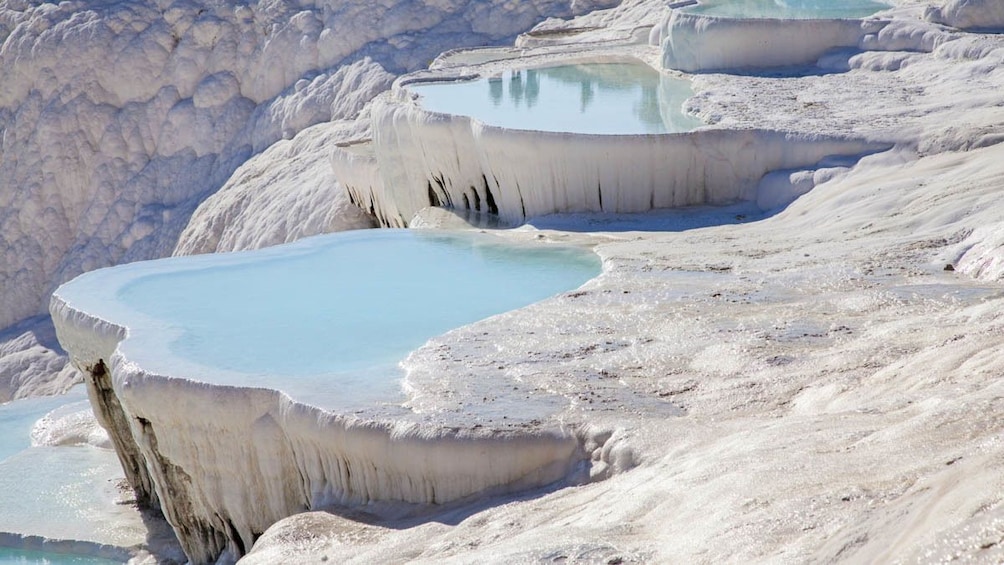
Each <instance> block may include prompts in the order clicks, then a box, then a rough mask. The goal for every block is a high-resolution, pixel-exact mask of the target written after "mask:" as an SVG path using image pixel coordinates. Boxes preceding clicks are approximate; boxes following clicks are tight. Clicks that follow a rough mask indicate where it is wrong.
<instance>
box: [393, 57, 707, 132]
mask: <svg viewBox="0 0 1004 565" xmlns="http://www.w3.org/2000/svg"><path fill="white" fill-rule="evenodd" d="M406 88H407V89H408V90H410V91H412V92H414V93H415V94H418V95H419V96H420V97H421V98H420V104H421V105H422V107H423V108H425V109H426V110H429V111H432V112H437V113H443V114H456V115H463V116H470V117H472V118H475V119H477V120H479V121H481V122H483V123H485V124H488V125H492V126H498V127H504V128H510V129H523V130H540V131H556V132H571V133H584V134H646V133H660V134H661V133H675V132H684V131H690V130H692V129H694V128H696V127H698V126H701V125H703V122H701V121H700V120H699V119H698V118H696V117H694V116H691V115H688V114H686V113H685V112H684V110H683V103H684V101H685V100H686V99H687V98H690V97H691V96H693V94H694V93H693V91H692V90H691V87H690V81H689V80H685V79H681V78H676V77H672V76H669V75H666V74H663V73H660V72H658V71H656V70H654V69H653V68H651V67H649V66H648V65H644V64H641V63H602V64H582V65H565V66H560V67H548V68H540V69H519V70H511V71H505V72H504V73H502V74H500V75H498V76H493V77H488V78H481V79H478V80H473V81H460V82H435V83H413V84H409V85H407V86H406Z"/></svg>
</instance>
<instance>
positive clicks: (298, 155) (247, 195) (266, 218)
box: [174, 73, 389, 255]
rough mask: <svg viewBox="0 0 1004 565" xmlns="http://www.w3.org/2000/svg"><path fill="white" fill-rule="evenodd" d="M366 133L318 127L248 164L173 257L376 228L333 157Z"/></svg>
mask: <svg viewBox="0 0 1004 565" xmlns="http://www.w3.org/2000/svg"><path fill="white" fill-rule="evenodd" d="M384 76H389V75H386V73H384ZM381 84H384V83H381ZM372 94H375V93H372ZM360 127H361V126H360V123H359V122H356V121H352V122H343V123H338V122H331V123H325V124H318V125H316V126H313V127H310V128H307V129H306V130H304V131H302V132H300V134H299V135H297V136H296V137H294V138H293V139H291V140H283V141H279V142H277V143H275V144H274V145H272V146H271V147H269V148H268V149H267V150H265V151H264V152H262V153H261V154H259V155H256V156H254V157H252V158H251V159H249V160H248V161H247V162H246V163H244V164H243V165H241V166H240V167H239V168H238V169H237V171H235V172H234V174H233V176H231V177H230V180H228V181H227V183H226V184H225V185H223V188H221V189H220V190H219V191H217V192H216V193H215V194H213V195H212V196H210V197H209V198H207V199H206V201H205V202H203V203H202V205H201V206H199V208H198V209H197V210H196V211H195V213H194V214H193V215H192V219H191V220H190V221H189V223H188V226H186V227H185V229H184V231H182V232H181V236H180V238H179V239H178V244H177V245H176V246H175V249H174V255H192V254H196V253H214V252H225V251H241V250H246V249H259V248H262V247H267V246H270V245H278V244H280V243H288V242H291V241H295V240H297V239H300V238H303V237H307V236H311V235H317V234H322V233H330V232H335V231H344V230H352V229H364V228H371V227H374V221H373V218H372V217H371V216H369V215H367V214H366V212H365V211H363V210H362V209H361V208H359V207H358V206H355V205H353V204H352V203H351V202H350V201H349V197H348V193H347V192H346V191H345V190H344V188H343V187H342V184H341V183H340V182H339V179H338V178H336V177H335V175H334V171H333V169H332V167H331V163H330V161H329V157H328V153H327V152H328V151H331V150H333V146H334V145H335V142H336V141H340V140H342V139H345V138H346V137H349V138H351V137H353V136H355V135H356V134H355V133H354V132H355V131H356V130H357V129H359V128H360Z"/></svg>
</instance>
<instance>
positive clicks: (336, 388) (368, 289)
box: [57, 230, 600, 409]
mask: <svg viewBox="0 0 1004 565" xmlns="http://www.w3.org/2000/svg"><path fill="white" fill-rule="evenodd" d="M599 270H600V262H599V259H598V257H597V256H596V255H595V254H593V253H591V252H589V251H585V250H582V249H577V248H569V247H557V246H543V245H534V246H528V245H522V246H520V245H504V244H502V243H500V242H499V241H498V240H497V239H495V238H492V237H489V236H484V235H481V236H478V235H475V234H449V233H442V232H428V233H427V232H417V231H408V230H362V231H356V232H343V233H339V234H332V235H327V236H319V237H314V238H309V239H307V240H302V241H300V242H297V243H294V244H289V245H284V246H278V247H274V248H269V249H265V250H259V251H253V252H245V253H233V254H228V255H213V256H196V257H178V258H171V259H164V260H159V261H150V262H142V263H136V264H131V265H123V266H119V267H113V268H110V269H104V270H100V271H95V272H92V273H88V274H85V275H83V276H81V277H78V278H77V279H75V280H74V281H71V282H70V283H67V284H66V285H64V286H62V287H60V289H59V290H57V295H58V297H59V299H60V300H63V301H66V302H67V303H69V304H70V306H71V307H73V308H74V309H77V310H81V311H84V312H87V313H88V314H89V315H91V316H95V317H98V318H101V319H104V320H108V321H111V322H113V323H115V324H117V325H121V326H125V327H128V328H129V337H128V339H126V340H125V341H124V342H122V343H121V344H120V345H119V349H120V351H121V352H122V353H123V354H124V355H125V357H126V358H127V359H129V361H131V362H135V363H137V364H138V365H140V366H141V367H143V369H144V370H145V371H148V372H152V373H157V374H161V375H169V376H179V377H186V378H190V379H193V380H198V381H203V382H208V383H213V384H221V385H232V386H246V387H261V388H273V389H277V390H282V391H284V392H286V393H287V394H289V395H290V396H292V397H293V398H294V399H295V400H299V401H301V402H304V403H307V404H310V405H313V406H318V407H321V408H327V409H349V408H358V407H361V406H366V405H369V404H372V403H379V402H400V401H401V392H400V388H399V380H400V378H401V376H402V375H401V372H400V370H399V369H398V368H397V363H398V362H399V361H400V360H401V359H403V358H404V356H405V355H406V354H407V353H408V352H409V351H411V350H412V349H415V348H417V347H418V346H420V345H422V344H423V343H424V342H425V341H426V340H428V339H429V338H431V337H434V336H436V335H438V334H441V333H444V332H446V331H449V330H450V329H453V328H456V327H459V326H462V325H465V324H468V323H471V322H475V321H477V320H480V319H483V318H486V317H489V316H492V315H495V314H499V313H502V312H506V311H509V310H513V309H516V308H519V307H522V306H525V305H528V304H530V303H533V302H536V301H538V300H541V299H544V298H547V297H549V296H552V295H554V294H557V293H559V292H562V291H565V290H570V289H574V288H576V287H578V286H579V285H581V284H582V283H584V282H585V281H587V280H589V279H590V278H592V277H594V276H595V275H597V274H598V273H599Z"/></svg>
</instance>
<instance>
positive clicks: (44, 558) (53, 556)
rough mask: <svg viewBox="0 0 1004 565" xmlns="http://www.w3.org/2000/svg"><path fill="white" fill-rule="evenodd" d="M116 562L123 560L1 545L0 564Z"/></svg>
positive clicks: (103, 564)
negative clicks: (7, 547) (9, 547)
mask: <svg viewBox="0 0 1004 565" xmlns="http://www.w3.org/2000/svg"><path fill="white" fill-rule="evenodd" d="M114 563H121V562H120V561H109V560H108V559H102V558H100V557H87V556H83V555H70V554H63V553H55V552H51V551H33V550H27V549H6V548H3V547H0V565H111V564H114Z"/></svg>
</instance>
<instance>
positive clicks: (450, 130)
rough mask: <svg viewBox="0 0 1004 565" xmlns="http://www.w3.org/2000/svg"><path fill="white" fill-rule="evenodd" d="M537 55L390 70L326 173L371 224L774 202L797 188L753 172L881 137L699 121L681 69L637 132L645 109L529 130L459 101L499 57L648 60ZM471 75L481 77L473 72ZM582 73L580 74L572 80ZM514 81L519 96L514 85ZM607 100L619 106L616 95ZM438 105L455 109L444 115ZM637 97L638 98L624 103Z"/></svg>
mask: <svg viewBox="0 0 1004 565" xmlns="http://www.w3.org/2000/svg"><path fill="white" fill-rule="evenodd" d="M548 60H549V61H550V63H549V65H548V66H542V67H541V66H537V67H533V66H531V67H526V68H524V67H521V66H520V65H525V64H527V63H526V62H524V61H511V60H508V61H502V62H499V61H493V62H489V63H485V64H482V65H477V66H465V67H463V69H464V71H465V72H466V73H468V74H466V75H461V76H458V75H457V74H456V70H454V69H448V70H444V71H426V72H421V73H416V74H415V75H412V76H406V77H403V78H402V79H399V80H398V81H397V82H396V83H395V87H394V89H393V91H392V92H391V93H388V94H386V95H382V96H380V97H378V98H377V99H376V100H375V101H374V102H373V105H372V107H371V115H372V124H373V125H372V132H373V139H372V142H370V143H356V144H354V145H348V146H343V147H338V148H335V149H334V151H333V153H332V164H333V167H334V170H335V173H336V176H338V177H339V178H340V179H342V181H343V183H344V184H345V185H346V187H347V188H348V190H349V193H350V194H351V196H352V199H353V201H354V202H355V203H356V204H358V205H359V206H361V207H363V208H365V209H368V210H370V211H371V212H372V213H373V214H375V215H376V216H377V217H378V218H379V219H380V221H381V222H382V223H383V224H384V225H389V226H407V225H408V224H409V222H410V221H411V218H412V217H413V216H414V215H415V214H416V213H418V212H419V211H420V210H422V209H423V208H426V207H428V206H445V207H448V208H454V209H457V210H461V211H471V212H488V213H492V214H496V215H497V216H498V217H499V218H500V219H501V220H502V221H503V222H506V223H510V224H518V223H521V222H523V221H525V220H526V219H528V218H534V217H539V216H543V215H547V214H553V213H557V212H608V213H635V212H644V211H648V210H654V209H662V208H674V207H680V206H692V205H699V204H729V203H734V202H737V201H754V202H758V203H760V204H762V206H763V207H764V208H765V209H769V208H774V207H776V206H779V205H782V204H785V203H787V202H790V201H791V200H792V199H793V198H795V197H796V196H798V194H800V193H801V192H799V191H791V190H789V191H787V192H785V191H779V190H777V189H776V187H774V186H762V185H761V179H763V178H764V175H765V174H766V173H768V172H771V171H777V170H789V169H817V168H825V167H826V166H827V165H826V163H827V161H826V160H827V158H829V159H831V160H832V159H833V158H836V157H841V156H844V157H858V156H861V155H863V154H866V153H871V152H875V151H879V150H882V149H887V148H889V147H890V146H891V145H890V144H888V143H882V142H880V141H875V140H872V141H869V140H866V139H862V138H856V137H854V136H825V135H818V134H811V133H792V132H779V131H771V130H768V129H749V128H742V129H722V128H709V127H700V126H701V123H700V122H698V121H695V120H694V119H693V118H692V117H688V116H686V115H685V113H684V112H683V111H682V109H681V106H682V104H683V103H684V100H685V99H686V98H688V96H687V95H686V94H685V91H682V89H685V88H686V86H679V85H678V83H682V82H684V79H682V78H679V77H670V76H666V75H662V76H661V78H658V79H654V80H655V81H656V84H658V88H656V87H652V94H651V95H650V96H649V98H650V99H651V102H649V103H648V104H649V105H650V106H652V107H654V108H657V109H659V108H661V111H660V112H659V115H660V116H661V123H660V124H659V125H658V129H657V130H656V131H658V132H659V133H646V132H645V131H646V129H647V128H651V127H652V126H651V125H650V124H651V121H648V123H639V124H638V125H635V126H627V127H628V128H631V127H634V128H637V130H639V131H638V133H630V132H629V131H630V129H628V130H625V129H616V130H614V131H616V133H596V132H599V131H607V127H605V126H604V124H605V123H615V124H617V126H618V127H619V128H624V127H625V126H624V123H625V122H627V120H626V119H624V118H617V117H610V116H602V115H601V116H591V115H589V114H588V113H587V112H585V111H583V112H582V115H581V116H580V119H582V120H584V121H586V122H593V123H592V124H591V125H590V126H588V127H587V128H586V129H584V130H582V129H575V128H574V127H571V126H567V129H563V128H566V126H565V124H564V123H562V122H560V121H558V120H556V119H548V118H541V120H542V125H541V126H540V127H536V128H535V127H534V126H533V125H532V122H533V120H534V118H533V116H534V115H536V114H535V113H533V112H525V113H524V114H525V115H524V114H519V115H515V116H513V115H510V111H509V110H508V109H507V108H505V107H502V108H500V107H499V106H500V103H497V102H495V101H494V100H493V104H492V106H491V107H488V108H486V109H482V108H480V107H472V106H471V105H470V104H469V103H465V98H466V97H469V96H471V95H469V94H467V92H468V90H471V89H470V86H469V84H470V83H471V81H476V82H474V85H475V86H478V85H480V84H482V83H483V84H485V86H486V87H487V88H485V89H483V90H484V91H485V92H488V91H489V88H491V87H492V86H493V85H497V86H498V87H499V88H502V87H503V86H504V83H506V82H507V81H508V80H513V79H514V77H515V76H516V71H512V70H511V69H516V70H517V71H518V72H523V71H525V74H527V75H529V76H536V75H547V74H549V73H550V74H556V73H559V72H562V71H561V69H566V68H569V67H568V65H573V64H574V65H576V68H577V69H580V70H582V71H581V72H582V73H583V74H585V75H586V76H589V75H601V74H602V73H603V72H604V69H609V68H611V67H626V68H630V67H632V66H635V67H641V68H644V69H646V70H647V71H648V72H650V73H655V72H656V71H654V70H653V69H651V68H650V67H647V66H646V65H645V63H643V62H642V61H640V60H638V59H636V58H633V57H628V56H625V55H621V56H619V57H618V56H616V55H603V54H599V53H594V54H592V55H589V56H583V55H577V56H573V57H565V58H560V57H559V58H556V59H548ZM531 61H532V59H531ZM612 63H616V64H612ZM537 64H538V65H540V64H541V63H539V62H538V63H537ZM559 65H563V66H559ZM503 69H510V70H509V71H508V72H509V73H511V74H507V75H505V76H506V77H513V79H509V78H507V79H503V80H500V79H501V78H502V70H503ZM593 69H596V70H593ZM625 74H627V75H628V77H627V78H626V79H624V78H619V80H620V87H621V88H630V87H632V86H633V85H632V83H631V81H640V79H639V78H638V77H639V75H643V74H644V73H643V72H642V71H632V72H630V73H625ZM479 75H480V76H487V77H489V78H488V79H487V80H484V79H481V80H477V79H479ZM657 76H658V75H657ZM492 77H498V78H492ZM571 80H576V79H571ZM433 81H438V83H437V84H435V86H436V88H437V91H436V92H435V93H432V92H430V91H429V90H428V89H429V88H430V85H429V83H430V82H433ZM449 81H454V82H453V83H452V84H451V83H450V82H449ZM493 83H494V84H493ZM589 84H590V83H588V82H587V81H586V80H582V82H581V85H582V89H583V90H584V89H586V88H587V85H589ZM601 84H602V83H601ZM451 87H452V88H454V89H456V90H457V91H458V92H457V94H455V95H454V98H453V99H450V97H449V96H448V95H443V94H442V93H443V92H445V91H447V90H449V89H450V88H451ZM634 87H635V88H638V89H642V90H644V87H642V86H640V85H636V86H634ZM509 88H510V90H511V88H512V87H511V86H510V87H509ZM598 88H601V87H598ZM520 89H521V91H520V92H521V94H522V91H523V89H524V87H522V86H521V87H520ZM541 90H544V89H543V87H541ZM432 94H436V98H433V99H432V100H431V101H430V104H431V105H432V106H434V108H435V111H433V110H430V109H429V108H427V107H426V102H425V101H424V98H423V97H424V96H432ZM560 94H564V95H565V100H564V101H563V103H564V104H565V105H566V106H579V105H582V106H583V107H585V106H586V104H585V103H584V100H585V95H583V94H581V93H580V89H578V88H576V89H574V91H564V92H561V93H559V95H560ZM472 95H476V96H479V97H482V98H483V97H485V95H484V94H480V95H478V94H476V93H474V94H472ZM642 96H643V98H642V100H644V94H642ZM542 97H543V95H542ZM444 98H445V100H444ZM521 100H522V98H521ZM451 103H452V104H451ZM524 103H525V102H524ZM608 104H622V105H626V106H627V107H628V108H631V107H632V106H631V103H630V102H629V101H627V100H615V101H612V102H609V103H608ZM451 105H452V106H453V107H455V108H456V113H446V110H447V109H448V108H449V107H450V106H451ZM638 106H642V107H643V106H644V102H643V101H642V102H636V103H634V107H635V108H636V109H637V108H638ZM636 111H638V110H636ZM546 112H547V110H546V109H542V110H541V111H540V112H539V113H540V114H544V113H546ZM641 121H643V120H639V122H641ZM597 122H599V123H597ZM500 123H501V124H503V125H497V124H500ZM579 127H581V126H579ZM761 189H763V190H762V191H761Z"/></svg>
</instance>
